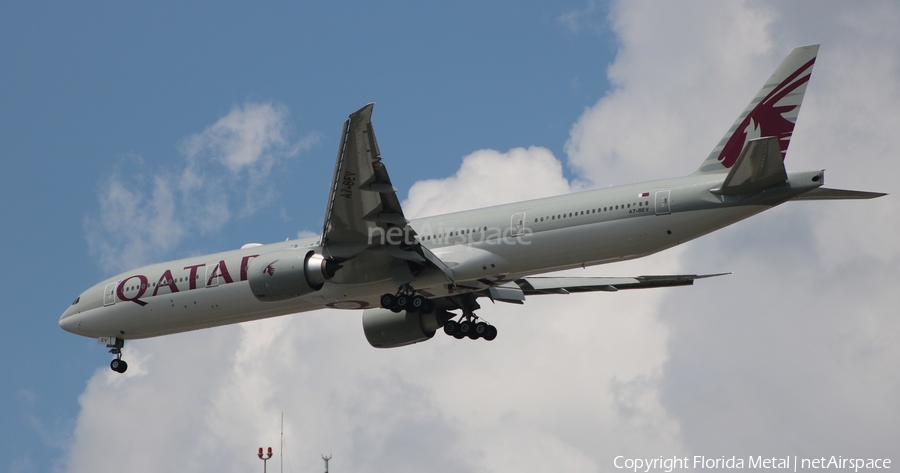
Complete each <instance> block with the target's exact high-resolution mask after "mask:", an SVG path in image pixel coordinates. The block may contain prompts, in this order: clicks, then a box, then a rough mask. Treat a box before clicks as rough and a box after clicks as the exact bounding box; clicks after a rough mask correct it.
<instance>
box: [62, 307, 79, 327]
mask: <svg viewBox="0 0 900 473" xmlns="http://www.w3.org/2000/svg"><path fill="white" fill-rule="evenodd" d="M78 325H79V322H78V317H76V316H75V314H74V311H72V310H71V309H68V310H66V311H65V312H63V314H62V316H60V318H59V327H60V328H62V329H63V330H65V331H66V332H70V333H78Z"/></svg>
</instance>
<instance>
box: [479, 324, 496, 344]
mask: <svg viewBox="0 0 900 473" xmlns="http://www.w3.org/2000/svg"><path fill="white" fill-rule="evenodd" d="M481 338H484V339H485V340H487V341H491V340H493V339H495V338H497V327H494V326H493V325H488V326H487V327H486V329H485V331H484V335H482V336H481Z"/></svg>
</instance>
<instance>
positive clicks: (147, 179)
mask: <svg viewBox="0 0 900 473" xmlns="http://www.w3.org/2000/svg"><path fill="white" fill-rule="evenodd" d="M287 119H288V112H287V109H286V108H285V107H284V106H283V105H277V104H271V103H252V102H248V103H245V104H243V105H240V106H235V107H234V108H232V109H231V111H230V112H229V113H228V114H227V115H225V116H224V117H222V118H220V119H219V120H218V121H216V123H214V124H213V125H211V126H209V127H208V128H206V129H205V130H203V131H202V132H200V133H198V134H195V135H191V136H189V137H187V138H185V139H184V140H183V142H182V143H181V144H180V146H179V148H180V150H181V153H182V156H183V158H184V161H183V164H181V165H178V164H175V165H173V166H172V167H171V168H170V169H162V168H159V167H151V166H149V165H148V164H147V163H146V162H145V160H144V159H143V158H141V157H140V156H136V155H129V156H126V157H125V159H123V160H122V161H121V162H120V163H118V165H117V166H116V169H115V170H114V172H113V173H112V174H111V175H110V176H107V177H106V178H104V180H103V181H102V182H101V184H100V190H99V195H98V198H99V200H100V209H99V211H98V212H97V213H96V214H94V215H89V216H88V217H86V218H85V225H84V226H85V234H86V236H87V240H88V245H89V247H90V250H91V253H92V254H94V255H96V256H97V257H98V258H99V259H100V263H101V265H102V267H103V268H104V269H106V270H107V271H113V270H122V269H125V268H131V267H135V266H139V265H141V264H146V263H147V262H148V261H147V260H148V257H149V256H150V255H151V254H155V255H157V256H158V255H159V254H164V253H165V252H167V251H170V250H172V249H174V248H176V247H177V246H178V245H179V244H180V243H181V241H182V239H183V238H184V237H185V235H187V234H188V233H189V232H199V233H200V234H209V233H212V232H214V231H216V230H218V229H219V228H221V227H222V226H223V225H225V224H226V223H227V222H228V221H230V220H231V219H232V218H234V217H235V214H237V216H239V217H241V216H247V215H250V214H252V213H254V212H256V211H257V210H258V209H259V208H261V207H262V206H264V205H265V204H267V203H269V202H271V201H272V199H273V198H274V197H275V195H274V190H273V189H271V188H270V187H269V186H267V185H266V184H267V179H268V177H269V176H270V175H271V173H272V171H273V169H274V168H275V166H277V165H278V163H281V162H284V161H285V160H287V159H290V158H292V157H295V156H297V155H298V154H299V153H300V152H302V151H305V150H307V149H309V148H310V147H311V146H312V145H314V144H315V143H316V142H317V141H318V137H319V135H318V134H315V133H313V134H310V135H308V136H306V137H304V138H302V139H300V140H298V141H291V140H290V139H289V137H288V135H289V134H288V131H287Z"/></svg>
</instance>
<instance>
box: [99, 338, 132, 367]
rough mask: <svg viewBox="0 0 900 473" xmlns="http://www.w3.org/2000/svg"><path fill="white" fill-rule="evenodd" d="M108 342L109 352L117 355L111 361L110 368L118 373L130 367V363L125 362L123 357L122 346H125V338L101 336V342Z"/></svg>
mask: <svg viewBox="0 0 900 473" xmlns="http://www.w3.org/2000/svg"><path fill="white" fill-rule="evenodd" d="M104 341H105V342H106V347H107V348H109V349H110V350H109V352H110V353H112V354H113V355H116V357H115V358H114V359H113V360H112V361H111V362H109V368H110V369H112V370H113V371H115V372H116V373H124V372H125V370H127V369H128V363H125V360H123V359H122V348H123V347H125V340H122V339H120V338H115V337H112V338H106V337H104V338H101V339H100V342H101V343H103V342H104Z"/></svg>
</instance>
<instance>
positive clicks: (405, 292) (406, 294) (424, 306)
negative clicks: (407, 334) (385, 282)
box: [381, 284, 434, 314]
mask: <svg viewBox="0 0 900 473" xmlns="http://www.w3.org/2000/svg"><path fill="white" fill-rule="evenodd" d="M381 307H383V308H385V309H388V310H390V311H391V312H400V311H401V310H405V311H408V312H421V313H423V314H430V313H432V312H434V302H432V301H431V299H428V298H427V297H425V296H422V295H418V294H416V291H415V289H413V288H412V287H411V286H410V285H409V284H404V285H402V286H400V289H398V290H397V294H391V293H386V294H384V295H382V296H381Z"/></svg>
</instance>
